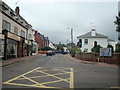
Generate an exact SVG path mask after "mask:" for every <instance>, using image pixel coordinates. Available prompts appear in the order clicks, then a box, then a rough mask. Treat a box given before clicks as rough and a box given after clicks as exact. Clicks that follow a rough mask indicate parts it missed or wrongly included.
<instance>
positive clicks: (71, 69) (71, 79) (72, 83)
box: [69, 68, 74, 88]
mask: <svg viewBox="0 0 120 90" xmlns="http://www.w3.org/2000/svg"><path fill="white" fill-rule="evenodd" d="M70 72H71V74H70V86H69V87H70V88H74V74H73V68H70Z"/></svg>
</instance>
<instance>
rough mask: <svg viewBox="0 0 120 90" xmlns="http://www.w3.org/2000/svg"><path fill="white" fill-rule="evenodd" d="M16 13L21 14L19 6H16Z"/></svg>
mask: <svg viewBox="0 0 120 90" xmlns="http://www.w3.org/2000/svg"><path fill="white" fill-rule="evenodd" d="M15 13H16V15H17V16H19V14H20V9H19V7H18V6H17V7H16V8H15Z"/></svg>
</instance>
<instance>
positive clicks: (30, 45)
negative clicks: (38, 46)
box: [25, 40, 33, 56]
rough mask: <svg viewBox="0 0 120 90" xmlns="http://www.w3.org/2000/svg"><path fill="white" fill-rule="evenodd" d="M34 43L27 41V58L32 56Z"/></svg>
mask: <svg viewBox="0 0 120 90" xmlns="http://www.w3.org/2000/svg"><path fill="white" fill-rule="evenodd" d="M32 48H33V45H32V41H30V40H25V56H31V55H32Z"/></svg>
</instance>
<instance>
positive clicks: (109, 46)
mask: <svg viewBox="0 0 120 90" xmlns="http://www.w3.org/2000/svg"><path fill="white" fill-rule="evenodd" d="M107 48H111V49H112V53H113V52H114V49H113V46H112V45H110V44H108V46H107Z"/></svg>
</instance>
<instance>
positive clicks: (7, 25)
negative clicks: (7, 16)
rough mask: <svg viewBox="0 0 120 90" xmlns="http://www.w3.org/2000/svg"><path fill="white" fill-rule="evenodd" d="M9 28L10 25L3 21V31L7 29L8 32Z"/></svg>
mask: <svg viewBox="0 0 120 90" xmlns="http://www.w3.org/2000/svg"><path fill="white" fill-rule="evenodd" d="M10 26H11V24H10V23H9V22H7V21H5V20H3V29H7V30H8V31H10Z"/></svg>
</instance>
